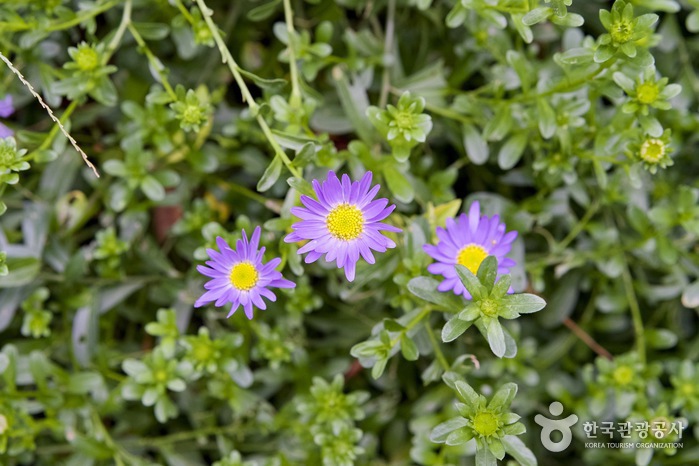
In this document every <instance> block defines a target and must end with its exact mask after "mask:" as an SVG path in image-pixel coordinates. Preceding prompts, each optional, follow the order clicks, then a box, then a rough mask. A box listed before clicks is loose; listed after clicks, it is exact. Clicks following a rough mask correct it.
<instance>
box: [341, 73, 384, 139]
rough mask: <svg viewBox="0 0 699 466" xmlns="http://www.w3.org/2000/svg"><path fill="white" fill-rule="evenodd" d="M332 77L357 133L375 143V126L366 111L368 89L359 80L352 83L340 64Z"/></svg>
mask: <svg viewBox="0 0 699 466" xmlns="http://www.w3.org/2000/svg"><path fill="white" fill-rule="evenodd" d="M332 77H333V80H334V81H335V86H336V88H337V95H338V97H340V103H341V104H342V108H343V109H344V110H345V114H346V115H347V117H348V118H349V120H350V121H351V122H352V125H353V126H354V130H355V131H356V132H357V135H358V136H359V138H360V139H361V140H362V141H364V142H366V143H367V144H369V145H373V144H374V143H375V142H377V139H376V137H375V136H376V133H375V132H374V128H373V127H372V125H371V123H370V122H369V119H368V118H367V117H366V111H367V109H368V108H369V98H368V97H367V95H366V89H365V88H364V87H363V86H362V85H361V84H360V83H359V82H354V83H352V84H350V82H349V80H348V79H347V76H346V75H345V71H344V70H343V69H342V67H340V66H339V65H338V66H336V67H335V68H333V70H332Z"/></svg>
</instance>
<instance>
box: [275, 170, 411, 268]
mask: <svg viewBox="0 0 699 466" xmlns="http://www.w3.org/2000/svg"><path fill="white" fill-rule="evenodd" d="M371 178H372V174H371V172H367V173H366V174H365V175H364V176H363V177H362V179H361V180H360V181H355V182H351V181H350V178H349V176H347V175H342V182H340V180H339V179H338V177H337V175H335V172H333V171H330V172H328V177H327V179H326V180H325V181H324V182H322V183H320V182H319V181H318V180H313V190H314V191H315V193H316V196H317V197H318V200H315V199H313V198H311V197H308V196H301V202H302V203H303V205H305V206H306V208H303V207H292V208H291V213H292V214H294V215H295V216H297V217H299V218H300V219H301V221H300V222H298V223H294V224H293V225H292V226H291V228H292V229H293V230H294V232H293V233H291V234H289V235H287V236H286V238H284V241H285V242H287V243H295V242H297V241H302V240H310V241H309V242H308V243H306V244H305V245H304V246H303V247H301V248H300V249H299V254H304V253H308V255H307V256H306V259H305V261H306V263H307V264H310V263H311V262H315V261H317V260H318V259H319V258H320V257H321V256H322V255H324V254H325V261H326V262H333V261H337V267H338V268H343V267H344V269H345V276H346V277H347V280H349V281H353V280H354V274H355V268H356V266H357V261H359V256H360V255H361V256H362V257H363V258H364V260H365V261H367V262H368V263H370V264H373V263H374V262H375V259H374V255H373V254H372V252H371V251H372V250H374V251H377V252H386V250H387V249H391V248H395V247H396V243H394V242H393V241H392V240H391V239H389V238H387V237H385V236H384V235H382V234H381V231H382V230H384V231H393V232H396V233H400V232H401V231H402V230H401V229H400V228H396V227H394V226H391V225H387V224H385V223H381V220H383V219H385V218H386V217H388V216H389V215H390V214H391V212H393V209H395V208H396V206H395V205H390V206H388V207H386V206H387V204H388V199H383V198H382V199H377V200H373V199H374V196H376V193H378V192H379V188H380V186H379V185H376V186H374V187H373V188H371V189H369V187H370V186H371Z"/></svg>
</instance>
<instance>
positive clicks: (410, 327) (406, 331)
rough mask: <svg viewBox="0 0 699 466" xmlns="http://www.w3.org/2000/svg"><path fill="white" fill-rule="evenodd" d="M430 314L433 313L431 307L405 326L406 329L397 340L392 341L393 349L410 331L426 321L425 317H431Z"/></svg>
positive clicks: (426, 308)
mask: <svg viewBox="0 0 699 466" xmlns="http://www.w3.org/2000/svg"><path fill="white" fill-rule="evenodd" d="M430 312H432V308H431V307H430V306H427V307H425V308H424V309H423V310H422V311H420V313H419V314H417V315H416V316H415V317H413V318H412V320H411V321H410V322H408V324H407V325H406V326H405V328H404V329H403V330H401V331H400V334H399V335H398V336H397V337H396V338H394V339H393V340H391V348H393V347H394V346H396V345H397V344H398V342H399V341H400V339H401V338H402V337H403V334H405V333H408V332H409V331H410V330H412V328H413V327H415V326H416V325H417V324H419V323H420V322H422V319H424V318H425V316H427V315H429V313H430Z"/></svg>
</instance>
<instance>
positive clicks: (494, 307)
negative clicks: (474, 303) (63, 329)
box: [481, 299, 499, 317]
mask: <svg viewBox="0 0 699 466" xmlns="http://www.w3.org/2000/svg"><path fill="white" fill-rule="evenodd" d="M498 308H499V306H498V303H497V301H493V300H492V299H484V300H483V301H481V312H482V313H483V314H485V315H487V316H490V317H492V316H494V315H497V313H498V310H499V309H498Z"/></svg>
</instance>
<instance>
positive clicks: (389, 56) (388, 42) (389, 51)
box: [379, 0, 396, 108]
mask: <svg viewBox="0 0 699 466" xmlns="http://www.w3.org/2000/svg"><path fill="white" fill-rule="evenodd" d="M387 8H388V12H387V13H386V30H385V32H384V34H385V35H384V43H383V74H382V76H381V94H380V95H379V108H384V107H386V104H387V103H388V92H389V90H390V88H391V67H392V66H393V63H394V62H395V59H394V57H393V38H394V32H395V27H396V26H395V23H396V21H395V19H396V0H388V6H387Z"/></svg>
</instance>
